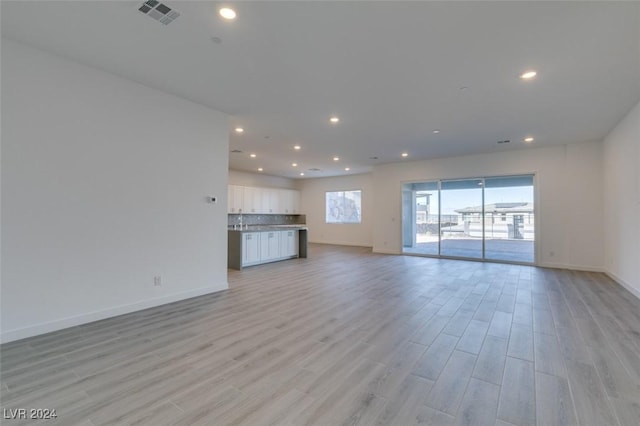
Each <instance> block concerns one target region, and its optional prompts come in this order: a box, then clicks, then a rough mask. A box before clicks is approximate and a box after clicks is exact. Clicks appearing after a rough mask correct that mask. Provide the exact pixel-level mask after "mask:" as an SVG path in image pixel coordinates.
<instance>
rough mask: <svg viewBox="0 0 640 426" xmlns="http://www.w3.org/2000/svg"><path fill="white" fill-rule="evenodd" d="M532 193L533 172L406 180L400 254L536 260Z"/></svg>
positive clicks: (518, 260)
mask: <svg viewBox="0 0 640 426" xmlns="http://www.w3.org/2000/svg"><path fill="white" fill-rule="evenodd" d="M533 194H534V188H533V175H523V176H501V177H482V178H474V179H449V180H439V181H431V182H416V183H407V184H404V185H403V189H402V215H403V219H402V240H403V252H404V253H411V254H423V255H427V256H441V257H453V258H466V259H484V260H496V261H507V262H519V263H534V262H535V255H534V253H535V250H534V244H535V241H534V239H535V238H534V234H535V232H534V231H535V229H534V226H535V225H534V224H535V220H534V219H535V211H534V204H533Z"/></svg>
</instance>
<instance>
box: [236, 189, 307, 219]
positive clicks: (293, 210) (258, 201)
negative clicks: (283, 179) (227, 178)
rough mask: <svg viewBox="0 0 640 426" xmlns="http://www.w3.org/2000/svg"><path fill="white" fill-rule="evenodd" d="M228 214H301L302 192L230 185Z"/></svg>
mask: <svg viewBox="0 0 640 426" xmlns="http://www.w3.org/2000/svg"><path fill="white" fill-rule="evenodd" d="M228 195H229V196H228V208H227V212H228V213H232V214H238V213H245V214H300V192H298V191H296V190H293V189H276V188H258V187H254V186H239V185H229V192H228Z"/></svg>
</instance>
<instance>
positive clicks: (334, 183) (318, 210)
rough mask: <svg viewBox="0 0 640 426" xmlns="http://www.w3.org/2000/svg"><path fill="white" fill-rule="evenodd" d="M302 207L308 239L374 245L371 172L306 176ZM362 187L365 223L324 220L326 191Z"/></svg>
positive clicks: (303, 184)
mask: <svg viewBox="0 0 640 426" xmlns="http://www.w3.org/2000/svg"><path fill="white" fill-rule="evenodd" d="M299 186H300V189H301V209H302V212H303V213H304V214H306V215H307V225H308V227H309V241H310V242H313V243H325V244H340V245H353V246H364V247H371V246H372V245H373V231H372V229H373V228H372V226H373V220H374V216H375V211H374V209H373V186H372V184H371V175H370V174H361V175H351V176H339V177H331V178H317V179H303V180H301V181H300V182H299ZM357 189H360V190H362V223H360V224H327V223H325V192H327V191H348V190H357Z"/></svg>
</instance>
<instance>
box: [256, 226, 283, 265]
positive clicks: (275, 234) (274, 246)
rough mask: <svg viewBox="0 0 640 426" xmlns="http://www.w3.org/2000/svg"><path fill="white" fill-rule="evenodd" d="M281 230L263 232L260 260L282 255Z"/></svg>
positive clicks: (263, 260)
mask: <svg viewBox="0 0 640 426" xmlns="http://www.w3.org/2000/svg"><path fill="white" fill-rule="evenodd" d="M280 234H281V231H268V232H263V233H262V235H261V236H260V260H261V261H262V262H265V261H269V260H273V259H278V258H279V257H280Z"/></svg>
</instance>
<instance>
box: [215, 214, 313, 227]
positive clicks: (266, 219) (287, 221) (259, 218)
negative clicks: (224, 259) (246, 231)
mask: <svg viewBox="0 0 640 426" xmlns="http://www.w3.org/2000/svg"><path fill="white" fill-rule="evenodd" d="M305 223H307V216H306V215H303V214H243V215H242V224H243V225H304V224H305ZM239 224H240V215H239V214H230V215H228V219H227V225H228V226H233V225H239Z"/></svg>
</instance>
